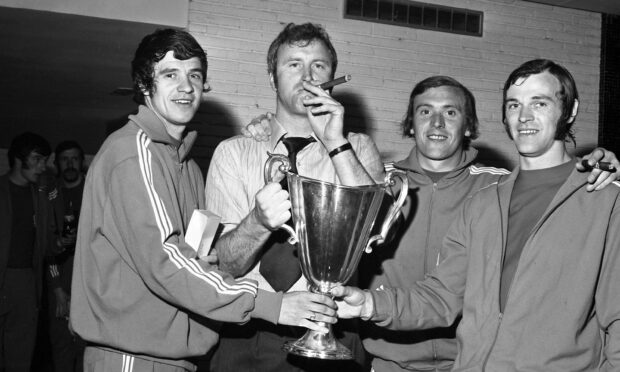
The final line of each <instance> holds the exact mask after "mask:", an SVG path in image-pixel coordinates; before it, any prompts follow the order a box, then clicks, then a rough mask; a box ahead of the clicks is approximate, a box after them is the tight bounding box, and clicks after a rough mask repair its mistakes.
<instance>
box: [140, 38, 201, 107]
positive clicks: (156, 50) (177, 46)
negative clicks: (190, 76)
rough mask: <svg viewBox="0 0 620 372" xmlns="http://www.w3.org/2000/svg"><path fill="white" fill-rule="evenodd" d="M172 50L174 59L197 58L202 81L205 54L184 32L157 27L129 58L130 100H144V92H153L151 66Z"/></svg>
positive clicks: (141, 101) (152, 71)
mask: <svg viewBox="0 0 620 372" xmlns="http://www.w3.org/2000/svg"><path fill="white" fill-rule="evenodd" d="M169 51H173V52H174V58H176V59H179V60H182V61H184V60H187V59H190V58H193V57H198V59H199V60H200V66H201V67H202V82H203V83H204V82H205V80H206V78H207V56H206V54H205V52H204V50H203V49H202V47H201V46H200V44H198V42H197V41H196V39H194V37H193V36H192V35H190V34H189V33H188V32H186V31H182V30H177V29H173V28H166V29H158V30H156V31H155V32H153V33H152V34H150V35H147V36H145V37H144V38H143V39H142V41H141V42H140V45H138V49H136V54H135V56H134V59H133V61H131V77H132V79H133V89H134V96H133V98H134V101H136V102H137V103H140V104H143V103H144V92H148V93H149V94H151V93H153V78H154V73H155V72H154V69H153V68H154V66H155V64H156V63H157V62H159V61H161V60H162V59H163V58H164V57H165V56H166V53H168V52H169Z"/></svg>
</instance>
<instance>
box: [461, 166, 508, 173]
mask: <svg viewBox="0 0 620 372" xmlns="http://www.w3.org/2000/svg"><path fill="white" fill-rule="evenodd" d="M469 173H471V174H482V173H490V174H498V175H502V174H510V171H509V170H507V169H504V168H495V167H477V166H475V165H472V166H470V167H469Z"/></svg>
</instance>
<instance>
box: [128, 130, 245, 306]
mask: <svg viewBox="0 0 620 372" xmlns="http://www.w3.org/2000/svg"><path fill="white" fill-rule="evenodd" d="M150 143H151V141H150V139H149V138H148V137H147V136H146V134H145V133H144V131H142V130H139V131H138V133H137V135H136V145H137V148H138V158H139V163H140V172H141V175H142V179H143V181H144V185H145V186H146V191H147V194H148V196H149V200H150V202H151V206H152V208H153V211H154V213H155V221H156V223H157V227H158V228H159V232H160V236H161V243H162V247H163V250H164V251H165V252H166V254H167V255H168V257H169V259H170V261H171V262H172V263H173V264H174V265H175V266H176V267H177V268H179V269H185V270H187V271H189V273H190V274H192V275H193V276H195V277H197V278H199V279H201V280H203V281H204V282H206V283H207V284H209V285H211V286H212V287H214V288H215V289H216V291H217V292H218V293H222V294H228V295H236V294H239V293H241V292H247V293H250V294H252V295H253V296H256V292H257V289H256V287H257V286H256V284H254V283H253V282H250V281H238V282H236V283H235V284H228V283H226V281H224V279H223V278H222V276H221V275H219V274H218V273H216V272H214V271H208V272H207V271H205V270H203V269H202V267H201V266H200V265H199V264H198V262H196V260H194V259H188V258H187V257H185V256H183V255H182V254H181V252H180V251H179V248H178V247H177V246H176V245H174V244H171V243H167V242H165V238H166V237H167V236H169V235H170V234H171V233H172V223H171V222H170V217H169V216H168V213H167V212H166V208H165V205H164V202H163V200H162V199H161V198H160V197H159V195H158V194H157V191H156V190H155V185H154V183H153V172H152V168H151V156H152V154H151V152H150V150H149V149H148V146H149V144H150Z"/></svg>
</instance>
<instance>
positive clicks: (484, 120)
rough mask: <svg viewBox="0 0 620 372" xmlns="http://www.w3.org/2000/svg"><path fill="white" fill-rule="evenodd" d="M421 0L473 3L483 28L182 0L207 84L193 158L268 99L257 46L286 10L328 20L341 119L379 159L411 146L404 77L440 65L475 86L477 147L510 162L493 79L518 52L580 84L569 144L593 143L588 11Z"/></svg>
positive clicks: (288, 14)
mask: <svg viewBox="0 0 620 372" xmlns="http://www.w3.org/2000/svg"><path fill="white" fill-rule="evenodd" d="M429 2H431V3H436V4H439V5H448V6H456V7H459V8H468V9H473V10H479V11H482V12H484V35H483V37H470V36H461V35H453V34H448V33H440V32H432V31H426V30H416V29H412V28H407V27H398V26H390V25H385V24H376V23H370V22H362V21H355V20H346V19H344V18H343V16H342V15H343V13H344V3H343V1H342V0H193V1H191V2H190V10H189V12H190V13H189V26H188V27H189V31H190V32H191V33H192V34H193V35H194V36H195V37H196V38H197V39H198V40H199V42H200V43H201V44H202V46H203V47H204V48H205V50H206V51H207V54H208V58H209V71H208V80H209V82H210V83H211V86H212V88H213V92H212V93H210V96H209V100H208V102H207V104H206V105H204V107H203V108H202V109H201V112H200V114H199V116H198V122H200V124H199V125H200V132H201V138H200V140H199V146H200V147H199V149H198V152H197V155H198V156H199V161H200V163H201V165H202V166H203V167H204V166H205V165H206V164H207V163H208V161H209V158H210V156H211V153H212V151H213V149H214V148H215V146H216V145H217V143H219V141H221V140H222V139H223V138H226V137H229V136H231V135H234V134H236V133H238V130H239V127H240V126H242V125H245V123H247V122H248V121H249V120H250V119H251V118H252V117H254V116H256V115H259V114H261V113H264V112H265V111H267V110H270V111H273V110H274V109H275V95H274V92H273V91H272V90H271V88H270V86H269V80H268V76H267V72H266V61H265V58H266V53H267V48H268V46H269V44H270V43H271V41H272V40H273V39H274V38H275V36H276V35H277V34H278V32H280V30H281V29H282V27H283V26H284V25H285V24H286V23H288V22H295V23H303V22H314V23H320V24H322V25H323V26H324V27H325V28H326V29H327V31H328V32H329V34H330V36H331V38H332V42H333V43H334V46H335V48H336V50H337V52H338V57H339V68H338V73H337V75H338V76H339V75H340V74H342V73H349V74H351V75H352V76H353V80H352V81H351V82H350V83H347V84H345V85H343V86H339V87H337V88H336V89H335V90H334V96H336V97H338V99H339V100H341V102H343V104H344V105H345V108H346V110H347V122H346V124H347V127H348V128H350V129H352V130H355V131H363V132H366V133H368V134H370V135H371V136H372V137H373V138H374V139H375V141H376V142H377V144H378V146H379V149H380V150H381V152H382V154H383V156H384V158H385V159H386V160H395V159H398V158H403V157H404V156H406V155H407V154H408V152H409V150H410V148H411V140H409V139H405V138H402V136H401V134H400V129H399V123H400V121H401V119H402V118H403V116H404V113H405V110H406V107H407V103H408V97H409V93H410V92H411V89H412V88H413V86H414V85H415V83H416V82H418V81H420V80H421V79H424V78H425V77H428V76H430V75H436V74H442V75H450V76H452V77H454V78H456V79H458V80H459V81H461V82H462V83H463V84H465V85H466V86H467V87H468V88H470V89H471V90H472V91H473V93H474V95H475V96H476V98H477V108H478V115H479V118H480V122H481V136H480V139H478V140H477V141H475V142H474V145H475V146H476V147H478V148H480V149H483V150H484V151H483V157H484V158H485V159H486V160H488V161H493V162H497V163H499V164H506V165H508V166H512V165H514V164H515V159H516V155H515V151H514V147H513V146H512V144H511V143H510V141H509V140H508V138H507V136H506V134H505V132H504V130H503V127H502V125H501V88H502V85H503V82H504V80H505V78H506V77H507V76H508V74H509V73H510V72H511V71H512V70H513V69H514V68H516V67H517V66H518V65H519V64H521V63H522V62H525V61H526V60H529V59H532V58H540V57H544V58H550V59H553V60H556V61H558V62H560V63H561V64H563V65H564V66H565V67H567V68H568V69H569V70H570V71H571V72H572V73H573V74H574V76H575V78H576V81H577V84H578V87H579V91H580V95H581V106H580V114H579V118H578V122H577V125H576V134H577V145H578V147H577V151H582V150H583V149H589V148H592V147H593V146H595V145H596V141H597V133H598V132H597V123H598V110H599V106H598V94H599V63H600V32H601V15H600V14H599V13H592V12H585V11H579V10H570V9H563V8H557V7H551V6H547V5H542V4H535V3H529V2H523V1H515V0H462V1H450V0H435V1H429ZM569 148H572V145H570V146H569Z"/></svg>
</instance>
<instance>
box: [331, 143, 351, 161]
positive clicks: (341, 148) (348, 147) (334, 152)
mask: <svg viewBox="0 0 620 372" xmlns="http://www.w3.org/2000/svg"><path fill="white" fill-rule="evenodd" d="M347 150H353V146H351V142H347V143H345V144H344V145H342V146H339V147H336V148H335V149H333V150H332V151H330V152H329V157H330V158H333V157H334V156H336V155H338V154H340V153H341V152H343V151H347Z"/></svg>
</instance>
